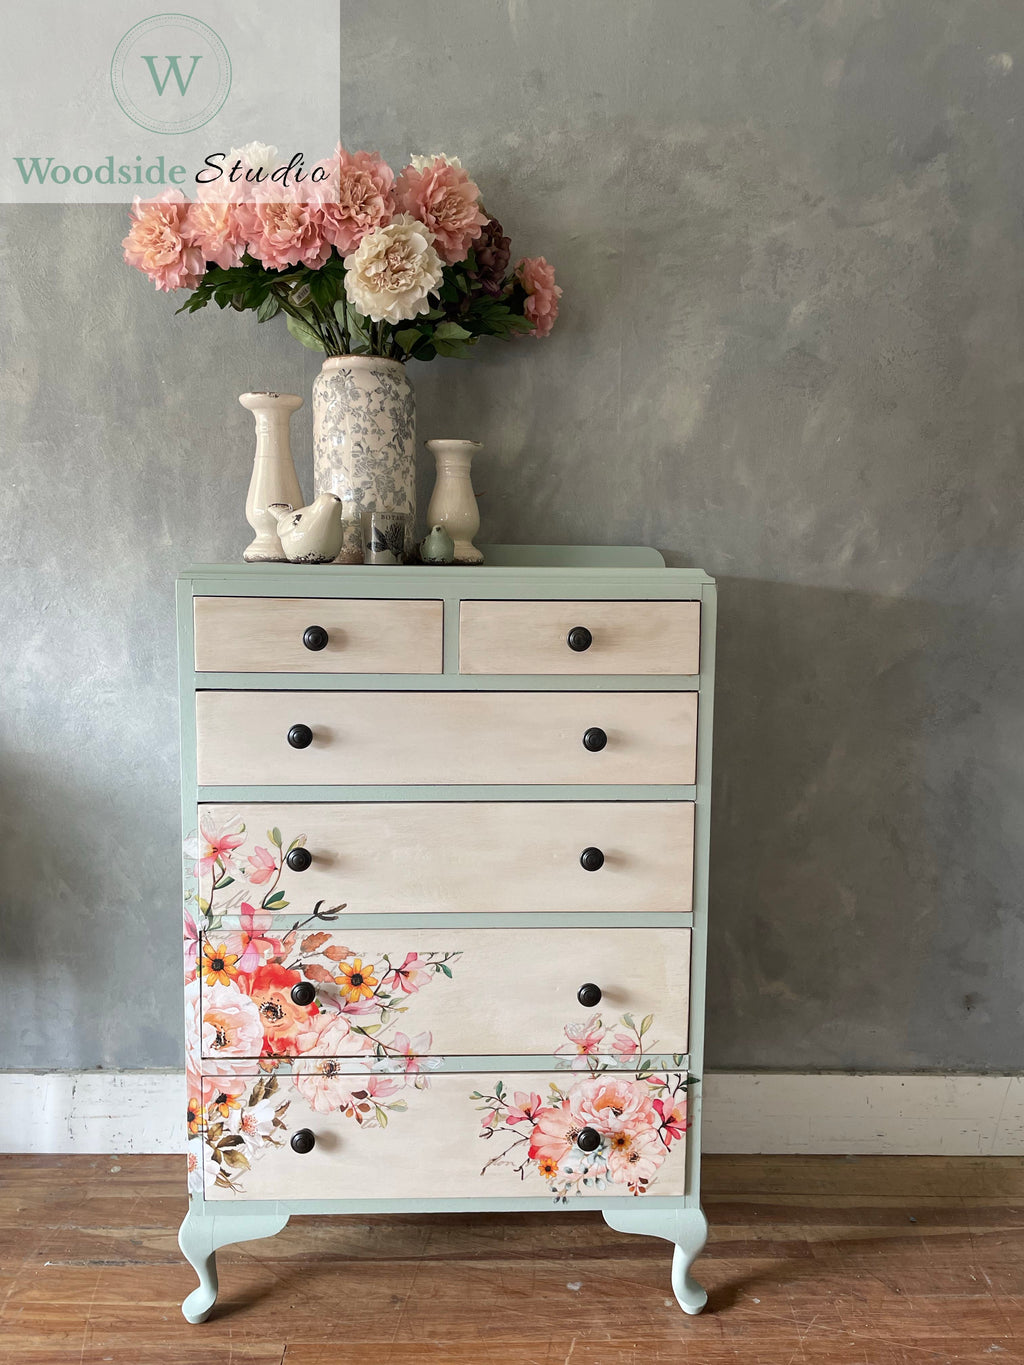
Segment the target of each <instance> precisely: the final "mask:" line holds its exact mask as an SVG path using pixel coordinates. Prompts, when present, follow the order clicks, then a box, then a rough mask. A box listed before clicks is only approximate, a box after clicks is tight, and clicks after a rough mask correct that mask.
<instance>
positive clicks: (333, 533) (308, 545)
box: [269, 493, 343, 564]
mask: <svg viewBox="0 0 1024 1365" xmlns="http://www.w3.org/2000/svg"><path fill="white" fill-rule="evenodd" d="M269 510H270V511H271V512H272V513H273V514H274V516H275V517H277V534H278V536H279V537H280V540H281V547H282V549H283V550H284V552H285V555H286V556H287V558H288V560H289V561H290V563H292V564H330V562H331V560H332V559H334V558H335V556H336V555H337V554H338V552H339V551H340V549H341V541H342V535H343V531H342V525H341V499H340V498H338V497H336V496H335V495H334V494H333V493H321V494H320V496H319V497H318V498H315V499H314V500H313V502H311V503H310V504H309V506H308V507H300V508H298V509H297V510H296V509H295V508H293V507H291V506H289V504H288V503H286V502H283V503H282V502H275V503H272V504H271V506H270V509H269Z"/></svg>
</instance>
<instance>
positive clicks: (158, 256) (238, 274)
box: [123, 144, 562, 360]
mask: <svg viewBox="0 0 1024 1365" xmlns="http://www.w3.org/2000/svg"><path fill="white" fill-rule="evenodd" d="M296 161H298V162H299V165H298V166H296V164H295V163H296ZM196 179H197V182H198V193H197V197H196V199H195V201H193V202H189V200H187V199H186V198H185V196H184V195H183V194H182V193H181V191H180V190H176V189H172V190H167V191H165V192H164V193H162V194H161V195H159V196H158V197H156V198H155V199H149V200H141V199H136V200H135V202H134V205H133V207H132V223H131V229H130V231H129V233H128V236H127V237H126V238H125V239H124V243H123V245H124V257H125V260H126V261H127V262H128V264H129V265H133V266H135V267H136V268H137V269H138V270H141V271H143V273H144V274H146V275H147V276H148V277H149V278H150V279H151V280H152V281H153V282H154V284H155V285H156V287H157V289H162V290H166V291H170V290H176V289H188V290H191V291H192V293H191V296H190V297H189V298H188V300H187V301H186V302H185V303H184V304H183V305H182V307H181V308H180V309H179V310H178V311H179V312H182V311H187V312H190V313H194V312H196V311H197V309H200V308H205V307H206V305H207V304H208V303H210V302H211V301H212V302H214V303H216V304H217V305H218V306H219V307H221V308H226V307H228V306H230V307H232V308H235V309H237V310H238V311H239V312H246V311H249V310H252V311H253V312H255V314H256V319H257V321H258V322H266V321H268V320H269V319H270V318H272V317H274V316H275V315H276V314H277V313H279V312H281V313H284V314H285V315H286V318H287V325H288V330H289V331H290V332H291V333H292V335H293V336H295V337H296V338H297V339H298V340H299V341H301V342H302V344H303V345H304V346H308V347H310V349H312V350H317V351H323V352H326V354H327V355H377V356H386V357H388V358H390V359H393V360H408V359H414V360H432V359H433V358H434V356H436V355H443V356H462V355H466V354H467V353H468V352H469V349H470V348H471V347H472V346H475V345H476V343H477V342H478V341H479V339H480V338H481V337H482V336H495V337H502V338H508V337H512V336H515V335H516V334H518V333H524V334H528V335H532V336H534V337H544V336H547V335H548V333H549V332H550V331H551V328H552V327H553V326H554V322H555V319H556V318H557V317H558V300H559V298H560V297H561V293H562V291H561V289H560V288H559V287H558V286H557V285H556V284H555V276H554V270H553V269H552V267H551V266H550V265H549V264H548V262H547V261H546V260H545V259H544V257H543V256H537V257H524V258H523V259H521V260H519V262H518V263H517V264H516V265H515V266H514V267H512V266H511V260H512V256H511V249H510V242H509V239H508V237H506V236H505V234H504V232H503V231H502V227H501V224H500V223H499V222H498V220H497V219H496V218H493V217H491V216H489V215H488V213H487V212H486V211H485V210H484V208H483V207H482V205H481V203H480V190H479V187H478V186H477V185H476V184H475V183H474V181H473V180H471V179H470V177H469V175H468V173H467V172H466V171H465V170H464V169H463V168H462V165H461V163H460V162H459V160H458V159H457V158H456V157H447V156H442V155H435V156H427V157H419V156H417V157H413V158H412V161H411V162H410V164H409V165H408V166H406V167H405V169H404V170H403V171H401V173H400V174H399V175H398V176H397V177H396V176H395V174H394V172H393V171H392V170H391V168H390V166H388V164H387V163H386V162H385V161H384V160H383V159H382V158H381V157H380V156H379V155H378V154H377V153H376V152H351V153H350V152H347V151H345V149H344V148H343V147H341V146H339V147H338V149H337V151H336V152H335V154H334V156H333V157H331V158H329V159H328V160H326V161H323V162H318V163H317V164H316V165H315V166H314V167H313V168H312V169H311V170H310V171H308V172H307V171H305V170H304V169H303V168H302V165H301V157H298V156H296V157H293V158H292V161H291V162H289V163H288V165H287V166H284V165H282V164H280V163H279V162H278V160H277V154H276V150H275V149H274V148H270V147H261V146H259V145H257V144H250V146H249V147H247V148H243V149H242V150H241V151H232V152H229V153H228V154H227V156H226V157H224V156H223V154H221V153H218V154H216V155H215V156H214V157H210V158H207V166H206V168H205V169H204V171H201V172H200V173H199V175H198V176H197V177H196Z"/></svg>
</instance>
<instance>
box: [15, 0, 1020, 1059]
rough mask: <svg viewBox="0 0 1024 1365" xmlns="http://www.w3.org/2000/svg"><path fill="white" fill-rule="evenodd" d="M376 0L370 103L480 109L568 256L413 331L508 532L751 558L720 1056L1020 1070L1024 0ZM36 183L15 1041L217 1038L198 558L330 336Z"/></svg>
mask: <svg viewBox="0 0 1024 1365" xmlns="http://www.w3.org/2000/svg"><path fill="white" fill-rule="evenodd" d="M343 16H344V17H343V22H342V30H343V41H344V50H343V57H342V67H343V91H342V107H343V112H344V115H345V119H346V126H345V129H344V134H345V140H346V142H347V143H349V145H352V146H379V147H380V149H381V150H382V151H383V152H384V153H385V154H386V155H388V156H389V157H390V158H391V159H392V160H393V161H395V162H399V163H400V162H401V159H402V157H403V155H404V153H406V152H407V151H410V150H413V151H415V150H435V149H443V150H448V151H451V152H457V153H459V154H461V155H462V156H463V158H464V159H465V161H466V162H467V163H468V164H469V165H470V166H471V167H472V168H473V170H474V172H475V173H476V174H477V177H478V179H479V180H480V182H481V184H482V185H483V186H484V187H485V191H486V198H487V202H488V204H489V206H491V207H492V209H493V210H494V211H497V212H498V213H499V214H500V216H501V217H502V218H503V220H504V222H505V225H506V227H507V229H508V230H509V231H510V232H511V233H512V235H513V238H514V242H515V245H516V247H517V248H519V249H520V250H522V251H524V252H527V253H530V254H533V253H540V252H543V253H544V254H546V255H547V256H548V257H549V258H550V259H551V260H552V261H554V262H555V264H556V266H557V269H558V276H559V279H560V282H561V283H562V285H563V286H564V288H565V299H564V318H563V320H562V322H561V323H560V325H559V327H558V330H557V332H556V334H555V336H554V337H553V338H552V339H551V340H550V341H548V342H546V343H534V342H531V341H526V342H523V343H521V344H519V345H517V346H515V347H501V346H500V345H498V344H497V343H494V344H492V345H491V346H489V347H488V346H487V345H486V344H485V345H483V346H481V347H480V354H479V358H476V359H473V360H471V361H458V362H443V361H442V362H435V363H434V364H433V365H431V366H429V367H418V368H417V372H416V374H415V382H416V385H417V391H418V395H419V404H420V436H421V437H424V438H426V437H429V436H432V435H449V434H452V435H466V436H473V437H477V438H479V439H481V440H483V441H485V442H486V443H487V451H486V453H485V454H484V455H483V456H482V457H481V459H480V460H479V485H480V489H481V491H482V495H483V496H482V498H481V509H482V513H483V517H484V523H485V529H484V536H485V538H490V539H507V540H519V541H529V540H538V541H556V542H557V541H577V542H585V541H598V542H627V543H629V542H634V543H635V542H641V543H650V544H652V545H656V546H659V547H660V548H662V549H663V550H664V551H665V552H666V553H667V555H668V557H669V560H670V562H671V563H674V564H700V565H702V566H704V567H706V568H707V569H709V570H710V571H711V572H713V573H714V574H716V575H718V576H719V577H720V581H721V604H722V611H721V634H720V658H721V670H720V678H721V688H720V694H719V698H720V699H719V707H718V729H717V739H716V744H717V764H718V779H717V788H716V802H717V806H716V812H715V834H714V849H713V854H714V867H713V883H712V886H713V911H714V928H713V933H712V948H711V964H710V1011H709V1023H708V1028H709V1043H708V1054H709V1061H710V1063H711V1064H712V1065H713V1066H716V1067H723V1066H746V1067H749V1066H774V1067H787V1068H802V1067H868V1068H911V1067H930V1066H934V1067H946V1066H951V1067H963V1068H968V1069H975V1068H977V1069H984V1068H996V1069H998V1068H1004V1069H1016V1068H1018V1067H1019V1064H1020V1055H1021V1054H1020V1041H1019V1039H1020V1024H1021V1005H1022V990H1021V973H1020V968H1019V963H1020V961H1021V949H1022V942H1021V937H1022V935H1021V928H1020V912H1019V907H1020V902H1021V894H1022V893H1021V887H1022V885H1024V838H1022V829H1024V818H1022V817H1024V751H1022V745H1021V740H1022V739H1024V722H1022V714H1021V703H1020V696H1021V679H1020V670H1021V665H1022V663H1024V625H1022V618H1021V609H1020V603H1021V601H1022V600H1024V561H1022V555H1021V538H1022V533H1021V523H1022V505H1021V504H1022V498H1021V492H1020V489H1021V477H1020V450H1019V447H1020V412H1021V392H1020V389H1021V381H1022V378H1024V356H1022V348H1021V335H1020V321H1021V317H1020V283H1019V282H1020V279H1021V275H1022V264H1024V250H1022V248H1024V240H1022V227H1021V179H1022V169H1021V166H1022V162H1021V157H1020V149H1019V131H1020V130H1019V126H1018V124H1017V122H1016V120H1017V118H1018V116H1019V113H1020V108H1021V88H1022V83H1021V72H1022V71H1024V7H1021V6H1020V5H1019V4H1016V3H1012V2H1011V0H1003V3H995V0H992V2H990V3H985V0H845V2H844V0H821V3H814V2H812V0H802V2H801V0H793V3H785V0H782V3H775V4H769V3H755V2H754V0H750V2H749V3H742V2H741V0H687V3H685V4H682V3H677V0H634V3H631V4H627V5H623V4H621V3H618V0H509V2H508V3H507V4H494V3H489V2H486V0H472V2H470V0H466V2H465V3H447V2H446V0H429V3H424V4H413V3H408V2H407V0H401V2H398V0H365V2H364V0H360V3H346V4H344V5H343ZM252 132H253V134H254V135H256V136H258V135H259V132H260V130H259V129H253V130H252ZM307 150H308V151H314V150H316V149H307ZM2 226H3V234H4V250H3V259H2V270H3V279H2V283H0V289H2V294H0V297H2V299H3V306H2V316H0V338H2V350H3V365H4V387H5V395H6V401H5V408H4V412H5V416H4V419H3V424H2V428H0V431H2V439H3V442H4V449H5V456H4V473H5V478H4V484H5V490H4V500H3V501H4V506H5V509H6V512H7V515H6V516H5V519H4V535H3V538H2V546H3V549H2V553H3V558H4V572H3V578H2V588H0V590H2V593H3V599H4V601H3V608H2V611H3V617H2V619H3V629H4V637H5V638H4V650H3V662H2V665H0V673H2V710H0V784H2V795H0V800H2V806H3V826H4V837H3V839H2V840H0V858H2V860H3V872H2V876H0V924H2V932H3V947H2V965H0V971H2V972H3V977H4V982H3V998H4V1009H3V1011H2V1013H0V1029H2V1031H3V1041H2V1051H0V1066H12V1065H15V1066H32V1067H36V1066H72V1067H82V1066H84V1067H88V1066H129V1067H131V1066H138V1065H142V1064H154V1065H172V1064H174V1063H175V1062H176V1060H177V1059H178V1057H179V1055H180V1048H179V1029H180V1024H179V1019H180V1008H179V981H178V973H177V971H176V970H175V962H176V954H177V944H178V928H177V913H176V906H177V903H178V887H177V877H178V833H177V811H176V803H177V775H176V760H177V735H176V721H175V679H174V638H173V632H174V627H173V612H172V578H173V575H174V573H175V571H176V569H178V568H179V567H181V566H182V565H185V564H187V563H189V562H192V561H197V560H198V561H211V560H225V559H227V560H231V559H234V558H236V557H237V556H238V555H239V553H240V551H241V549H242V546H243V545H244V543H245V537H246V527H245V524H244V521H243V516H242V503H243V499H244V494H245V487H246V481H247V477H248V471H249V462H250V456H251V445H252V441H251V435H250V431H251V419H250V417H249V415H248V414H247V413H245V412H243V411H242V409H241V408H240V407H239V406H238V404H237V402H236V401H235V400H236V395H237V394H238V393H239V392H241V391H242V390H244V389H248V388H262V387H269V386H274V387H277V388H282V389H287V390H293V391H295V392H298V393H303V394H306V395H308V393H309V387H310V384H311V382H312V379H313V375H314V373H315V368H316V360H315V358H314V357H313V356H311V355H310V353H308V352H305V351H302V350H301V349H300V348H299V347H298V346H297V344H296V343H294V342H292V341H291V340H290V339H289V338H288V336H287V335H286V333H285V331H284V328H283V326H280V327H279V326H278V325H277V324H276V323H275V324H273V325H272V326H270V327H267V328H260V329H259V330H257V328H256V327H255V325H254V324H253V323H252V321H251V319H250V318H239V317H237V316H234V315H230V316H224V315H219V314H217V313H215V312H207V313H206V314H202V315H200V316H198V317H195V318H175V317H173V316H172V313H173V308H174V304H173V302H172V301H170V300H168V299H167V298H165V297H164V296H157V295H156V294H155V293H153V292H152V291H151V290H150V289H149V288H148V286H147V285H146V283H145V282H144V281H143V280H142V279H141V277H139V276H137V275H135V274H134V273H133V272H130V271H128V270H127V269H126V268H125V267H124V266H123V265H122V263H121V261H120V251H119V241H120V238H121V236H122V235H123V231H124V221H123V215H122V214H121V213H119V212H114V211H108V210H106V209H99V208H80V209H75V210H60V209H55V208H45V209H44V208H40V209H33V210H29V209H27V208H14V209H6V210H4V211H3V215H2ZM295 435H296V442H295V445H296V450H297V452H298V454H299V457H300V458H299V464H300V475H301V477H302V478H303V481H304V484H305V485H306V487H307V489H308V487H309V483H310V461H309V456H308V449H309V440H310V432H309V413H308V403H307V407H306V408H305V409H304V410H303V411H302V412H301V413H300V414H299V419H298V420H297V421H296V424H295ZM424 475H426V468H425V467H424Z"/></svg>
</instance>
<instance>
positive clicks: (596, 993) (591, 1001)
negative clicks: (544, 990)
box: [295, 981, 601, 1010]
mask: <svg viewBox="0 0 1024 1365" xmlns="http://www.w3.org/2000/svg"><path fill="white" fill-rule="evenodd" d="M295 989H296V990H298V989H299V988H298V986H296V987H295ZM576 999H577V1000H578V1001H579V1002H580V1004H581V1005H582V1006H583V1008H584V1009H585V1010H592V1009H594V1008H595V1007H596V1006H597V1005H600V1003H601V987H600V986H595V985H594V983H593V981H585V982H584V983H583V985H582V986H581V987H580V988H579V990H578V991H577V992H576Z"/></svg>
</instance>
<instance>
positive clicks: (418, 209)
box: [396, 156, 487, 265]
mask: <svg viewBox="0 0 1024 1365" xmlns="http://www.w3.org/2000/svg"><path fill="white" fill-rule="evenodd" d="M396 193H397V199H398V207H399V208H400V209H401V210H402V212H403V213H408V214H411V216H412V217H413V218H415V219H416V220H417V221H418V222H420V223H423V224H424V226H425V227H427V228H429V229H430V231H431V232H432V233H433V234H434V249H435V251H436V252H437V254H438V255H439V256H440V257H441V259H442V261H445V262H446V263H447V264H448V265H454V264H455V262H456V261H464V260H465V259H466V256H467V255H468V253H469V248H470V247H471V246H472V244H473V242H474V241H475V240H476V238H477V237H479V236H480V233H481V230H482V229H483V227H484V224H485V223H486V222H487V215H486V213H482V212H481V211H480V203H479V201H480V189H479V187H478V186H477V185H475V184H474V183H473V181H472V180H470V178H469V176H468V175H467V174H466V172H465V171H464V170H463V169H462V167H461V166H456V165H453V164H452V163H451V162H450V161H448V160H446V158H445V157H443V156H436V157H435V158H434V160H433V161H432V162H431V163H430V164H429V165H428V166H424V167H423V168H422V169H420V170H417V168H416V167H415V166H406V168H405V170H404V171H403V172H402V174H401V175H400V176H399V177H398V184H397V186H396Z"/></svg>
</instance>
